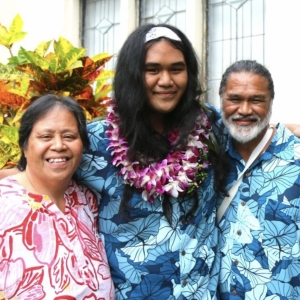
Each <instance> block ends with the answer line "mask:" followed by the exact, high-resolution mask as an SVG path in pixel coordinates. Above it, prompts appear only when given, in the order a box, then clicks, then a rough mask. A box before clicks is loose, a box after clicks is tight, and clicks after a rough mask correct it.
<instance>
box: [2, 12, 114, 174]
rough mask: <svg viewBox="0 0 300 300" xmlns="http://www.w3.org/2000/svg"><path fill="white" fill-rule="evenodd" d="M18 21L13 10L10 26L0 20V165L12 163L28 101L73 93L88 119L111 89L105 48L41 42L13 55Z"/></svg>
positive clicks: (103, 112)
mask: <svg viewBox="0 0 300 300" xmlns="http://www.w3.org/2000/svg"><path fill="white" fill-rule="evenodd" d="M22 27H23V20H22V19H21V17H20V15H19V14H18V15H16V16H15V18H14V19H13V21H12V23H11V25H10V27H9V29H7V28H6V27H4V26H2V25H0V45H2V46H4V47H6V48H7V50H8V51H9V53H10V56H11V57H10V58H9V59H8V63H7V64H2V63H0V169H1V168H10V167H13V166H15V165H16V163H17V161H18V159H19V155H20V151H19V147H18V126H19V120H20V118H21V116H22V114H23V112H24V111H25V110H26V108H27V107H28V105H29V104H30V102H31V101H33V100H34V99H36V98H37V97H39V96H41V95H43V94H46V93H54V94H57V95H60V96H72V97H73V98H74V99H75V100H76V101H78V103H79V104H80V105H81V106H82V107H83V108H84V110H85V111H86V116H87V119H88V120H91V119H93V118H96V117H102V116H104V115H106V107H105V100H106V99H107V98H108V93H109V92H110V91H111V90H112V85H111V83H110V79H111V78H112V77H113V76H114V72H113V71H112V70H105V63H106V62H107V61H109V60H110V59H111V57H112V56H111V55H110V54H108V53H100V54H98V55H96V56H94V57H88V56H85V52H86V49H85V48H76V47H74V46H73V45H72V44H71V43H70V42H69V41H68V40H66V39H65V38H63V37H59V39H58V40H51V41H47V42H41V43H40V44H39V45H38V46H37V47H36V49H35V50H34V51H29V50H26V49H24V48H23V47H20V48H19V50H18V54H17V55H13V52H12V47H13V45H14V43H16V42H19V41H21V40H22V39H23V38H24V37H25V36H26V34H27V33H26V32H23V31H22Z"/></svg>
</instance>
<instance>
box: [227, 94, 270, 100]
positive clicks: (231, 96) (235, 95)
mask: <svg viewBox="0 0 300 300" xmlns="http://www.w3.org/2000/svg"><path fill="white" fill-rule="evenodd" d="M227 97H228V98H235V97H236V98H240V97H241V95H240V94H227ZM250 98H259V99H265V98H266V95H264V94H254V95H251V96H250Z"/></svg>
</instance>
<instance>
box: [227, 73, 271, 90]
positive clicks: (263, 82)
mask: <svg viewBox="0 0 300 300" xmlns="http://www.w3.org/2000/svg"><path fill="white" fill-rule="evenodd" d="M242 92H248V93H253V94H255V93H259V94H269V82H268V80H267V79H266V78H265V77H264V76H262V75H257V74H253V73H245V72H242V73H232V74H230V75H229V77H228V79H227V84H226V87H225V93H242Z"/></svg>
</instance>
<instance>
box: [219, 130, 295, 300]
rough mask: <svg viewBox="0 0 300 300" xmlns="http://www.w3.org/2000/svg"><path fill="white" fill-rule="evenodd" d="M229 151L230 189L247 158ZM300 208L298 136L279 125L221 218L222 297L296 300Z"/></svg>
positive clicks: (256, 299) (229, 148) (220, 286)
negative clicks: (244, 159)
mask: <svg viewBox="0 0 300 300" xmlns="http://www.w3.org/2000/svg"><path fill="white" fill-rule="evenodd" d="M227 152H228V154H229V157H230V163H231V164H230V165H231V168H232V169H231V173H230V175H229V177H228V181H227V183H228V188H230V187H231V186H232V184H233V183H234V181H235V180H236V178H237V176H238V174H239V173H240V172H241V171H242V170H243V168H244V166H245V162H244V161H243V160H242V158H241V156H240V155H239V154H238V153H236V152H235V151H234V149H233V147H232V144H231V142H230V140H229V143H228V151H227ZM221 201H222V199H220V201H219V203H218V204H220V203H221ZM299 207H300V140H299V139H298V138H297V137H295V136H294V135H292V134H291V132H290V131H289V130H288V129H286V128H285V127H284V126H283V125H278V128H277V132H276V134H275V135H274V137H273V139H272V142H271V144H270V145H269V147H268V148H267V150H266V151H265V152H264V153H263V154H262V155H261V156H260V157H259V158H258V159H257V160H256V161H255V162H254V163H253V164H252V166H251V167H250V168H249V170H247V171H246V173H245V175H244V177H243V181H242V183H241V185H240V186H239V189H238V192H237V194H236V196H235V197H234V198H233V200H232V202H231V204H230V206H229V207H228V209H227V211H226V212H225V215H224V216H223V218H222V220H221V222H220V229H221V241H220V251H221V254H222V260H221V272H220V284H219V289H220V293H221V299H235V300H237V299H249V300H250V299H251V300H252V299H255V300H263V299H267V300H274V299H285V300H287V299H289V300H293V299H295V300H296V299H300V248H299V242H300V230H299V229H300V228H299V227H300V209H299Z"/></svg>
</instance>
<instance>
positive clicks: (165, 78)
mask: <svg viewBox="0 0 300 300" xmlns="http://www.w3.org/2000/svg"><path fill="white" fill-rule="evenodd" d="M158 85H160V86H171V85H173V80H172V75H171V74H170V72H168V71H163V72H161V73H160V77H159V80H158Z"/></svg>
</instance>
